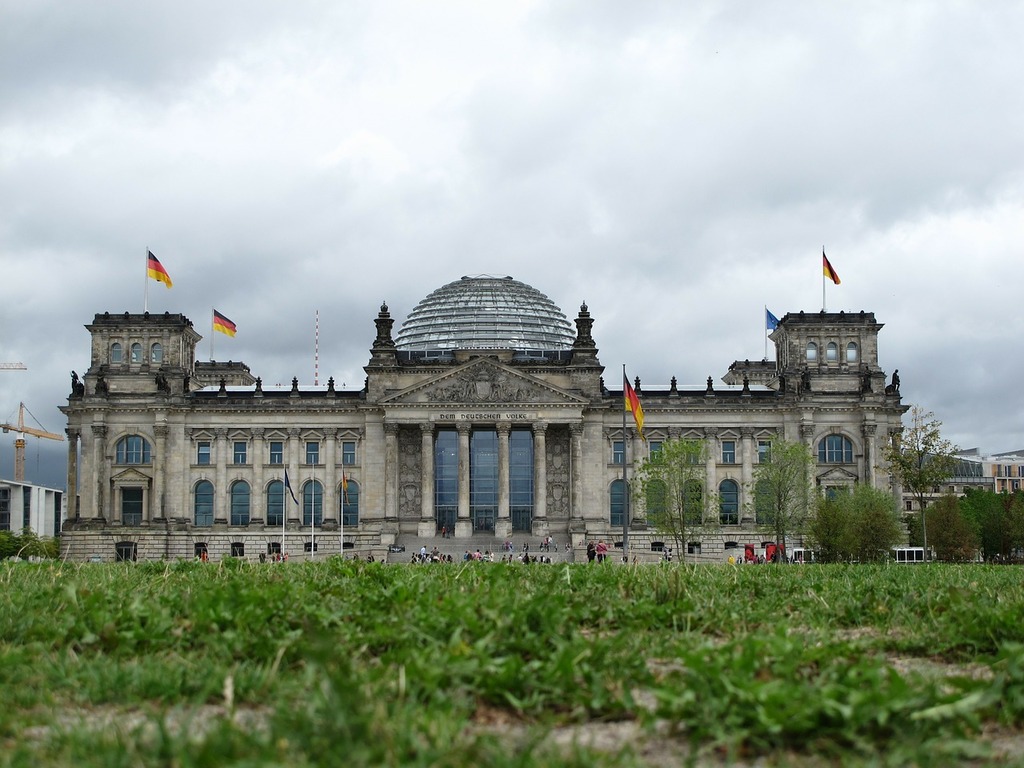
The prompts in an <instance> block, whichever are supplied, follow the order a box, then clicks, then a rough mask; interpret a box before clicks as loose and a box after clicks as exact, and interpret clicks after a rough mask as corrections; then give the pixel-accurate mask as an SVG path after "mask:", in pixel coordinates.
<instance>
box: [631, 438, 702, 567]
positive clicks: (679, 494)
mask: <svg viewBox="0 0 1024 768" xmlns="http://www.w3.org/2000/svg"><path fill="white" fill-rule="evenodd" d="M706 459H707V448H706V446H705V444H704V441H702V440H681V439H680V440H666V441H665V442H664V443H662V444H661V450H660V451H658V452H657V453H655V454H652V455H651V456H650V458H648V459H646V460H644V461H643V462H642V463H641V465H640V467H639V469H638V470H637V472H636V475H635V476H634V478H633V489H634V493H635V494H637V496H638V498H639V499H640V500H642V502H643V504H644V506H645V508H646V512H647V522H648V523H649V524H650V525H651V526H652V527H653V528H654V529H655V530H656V531H658V532H660V533H663V534H665V535H667V536H671V537H672V540H673V541H674V542H675V545H676V551H677V552H679V553H682V552H684V551H685V550H684V549H683V547H684V546H685V544H686V542H687V540H688V539H690V538H692V536H693V534H694V533H695V532H696V531H697V530H699V529H701V528H702V526H703V521H704V511H705V509H706V508H707V504H708V499H707V498H706V494H705V488H704V486H705V478H706V474H705V473H706V469H705V466H706Z"/></svg>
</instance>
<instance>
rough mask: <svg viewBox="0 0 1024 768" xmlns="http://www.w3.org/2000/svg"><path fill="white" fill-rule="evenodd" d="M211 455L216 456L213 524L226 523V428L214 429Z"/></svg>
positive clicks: (228, 495)
mask: <svg viewBox="0 0 1024 768" xmlns="http://www.w3.org/2000/svg"><path fill="white" fill-rule="evenodd" d="M213 434H214V443H213V455H214V456H216V457H217V466H216V469H215V470H214V478H215V480H214V483H213V484H214V494H213V524H214V525H227V524H228V510H227V507H228V506H229V503H228V500H229V499H230V494H229V493H228V465H227V459H228V431H227V430H226V429H215V430H214V431H213Z"/></svg>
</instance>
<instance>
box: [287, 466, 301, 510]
mask: <svg viewBox="0 0 1024 768" xmlns="http://www.w3.org/2000/svg"><path fill="white" fill-rule="evenodd" d="M284 487H285V488H287V489H288V493H290V494H291V495H292V501H294V502H295V503H296V504H298V503H299V500H298V499H296V498H295V491H293V490H292V484H291V483H289V482H288V470H287V469H286V470H285V471H284Z"/></svg>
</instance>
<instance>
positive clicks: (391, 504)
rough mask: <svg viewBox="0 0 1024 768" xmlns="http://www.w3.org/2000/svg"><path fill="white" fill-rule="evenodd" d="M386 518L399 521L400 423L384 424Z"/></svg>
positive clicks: (395, 521) (393, 521)
mask: <svg viewBox="0 0 1024 768" xmlns="http://www.w3.org/2000/svg"><path fill="white" fill-rule="evenodd" d="M384 519H385V520H390V521H391V522H392V523H396V524H397V521H398V425H397V424H394V423H390V422H389V423H387V424H385V425H384Z"/></svg>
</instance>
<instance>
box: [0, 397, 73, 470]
mask: <svg viewBox="0 0 1024 768" xmlns="http://www.w3.org/2000/svg"><path fill="white" fill-rule="evenodd" d="M26 411H28V408H26V407H25V404H24V403H21V407H20V408H18V423H17V424H0V429H2V430H3V431H4V432H14V433H16V434H17V437H15V438H14V482H16V483H23V482H25V435H32V436H33V437H45V438H46V439H47V440H63V439H64V435H57V434H54V433H53V432H47V431H46V430H45V429H35V428H34V427H26V426H25V412H26ZM29 416H32V414H31V412H30V413H29ZM32 418H33V419H34V418H35V416H32Z"/></svg>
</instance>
